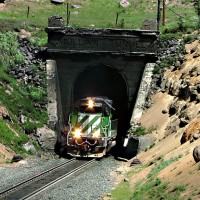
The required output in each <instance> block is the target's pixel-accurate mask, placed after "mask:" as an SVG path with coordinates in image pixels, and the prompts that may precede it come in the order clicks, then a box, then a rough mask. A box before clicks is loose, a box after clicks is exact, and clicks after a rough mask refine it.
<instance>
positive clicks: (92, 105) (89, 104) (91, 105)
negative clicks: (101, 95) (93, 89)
mask: <svg viewBox="0 0 200 200" xmlns="http://www.w3.org/2000/svg"><path fill="white" fill-rule="evenodd" d="M93 107H94V101H93V100H92V99H90V100H89V101H88V108H93Z"/></svg>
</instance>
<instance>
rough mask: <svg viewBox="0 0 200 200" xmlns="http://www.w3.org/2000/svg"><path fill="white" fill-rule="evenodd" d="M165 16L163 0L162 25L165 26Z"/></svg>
mask: <svg viewBox="0 0 200 200" xmlns="http://www.w3.org/2000/svg"><path fill="white" fill-rule="evenodd" d="M165 18H166V6H165V0H163V17H162V25H163V26H165Z"/></svg>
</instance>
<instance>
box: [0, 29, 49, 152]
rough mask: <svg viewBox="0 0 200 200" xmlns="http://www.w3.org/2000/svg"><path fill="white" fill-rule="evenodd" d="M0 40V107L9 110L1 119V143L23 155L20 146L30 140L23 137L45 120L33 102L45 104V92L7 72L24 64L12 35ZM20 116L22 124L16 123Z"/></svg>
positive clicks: (44, 115)
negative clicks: (22, 120) (6, 118)
mask: <svg viewBox="0 0 200 200" xmlns="http://www.w3.org/2000/svg"><path fill="white" fill-rule="evenodd" d="M0 40H1V45H0V52H1V54H0V106H3V107H5V108H6V109H7V110H8V115H9V117H10V120H7V121H4V120H2V119H1V118H0V143H2V144H4V145H6V146H8V147H10V148H11V149H12V150H13V151H15V152H17V153H23V152H24V150H23V148H22V145H23V144H24V143H26V142H27V141H28V140H29V137H28V136H27V135H26V134H30V133H33V132H34V131H35V130H36V128H37V127H41V126H43V124H45V123H46V122H47V120H48V116H47V112H46V110H45V109H41V108H40V109H38V108H36V107H35V105H34V103H35V102H40V103H42V102H43V103H44V104H45V103H46V98H45V97H46V92H45V90H44V88H36V87H35V86H33V85H28V86H27V85H24V84H22V83H20V82H18V81H17V80H16V79H14V78H12V77H11V75H9V74H8V73H7V70H8V67H10V66H13V65H17V64H19V63H21V62H23V60H24V58H23V56H22V55H21V53H20V52H19V50H18V42H17V37H16V35H15V34H13V33H11V32H8V33H5V34H2V33H0ZM21 116H24V117H25V123H19V119H20V117H21ZM8 125H9V126H8ZM13 130H15V131H16V133H15V132H14V131H13ZM25 133H26V134H25Z"/></svg>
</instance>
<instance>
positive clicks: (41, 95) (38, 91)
mask: <svg viewBox="0 0 200 200" xmlns="http://www.w3.org/2000/svg"><path fill="white" fill-rule="evenodd" d="M27 90H28V93H29V97H30V99H31V100H32V101H34V102H44V101H45V99H46V96H47V93H46V90H45V89H44V88H41V87H35V86H33V85H28V86H27Z"/></svg>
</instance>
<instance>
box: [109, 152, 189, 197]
mask: <svg viewBox="0 0 200 200" xmlns="http://www.w3.org/2000/svg"><path fill="white" fill-rule="evenodd" d="M182 156H183V155H182V154H180V155H178V156H177V157H172V158H171V159H169V160H163V158H161V159H159V158H158V159H157V160H156V161H155V162H154V165H155V166H154V167H153V168H152V170H151V171H150V172H149V174H148V175H147V176H146V178H144V179H142V180H140V181H138V182H136V183H135V185H134V187H133V186H131V185H130V182H121V183H120V184H119V185H118V186H117V187H116V189H115V190H112V193H111V196H112V199H114V200H121V199H130V200H141V199H144V200H154V199H165V200H168V199H169V200H178V199H181V197H180V195H181V192H183V191H185V189H186V186H185V185H177V186H174V188H172V189H169V188H170V183H168V182H164V181H163V180H162V179H161V178H158V177H157V176H158V174H159V172H161V171H162V170H163V169H165V168H166V167H167V166H169V165H170V164H171V163H173V162H176V161H178V160H179V159H180V158H181V157H182ZM148 166H149V165H146V166H138V167H136V168H133V169H132V170H131V171H130V172H129V173H128V174H127V177H129V179H130V177H134V175H135V174H137V173H139V172H140V171H141V170H142V169H144V167H148Z"/></svg>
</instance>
